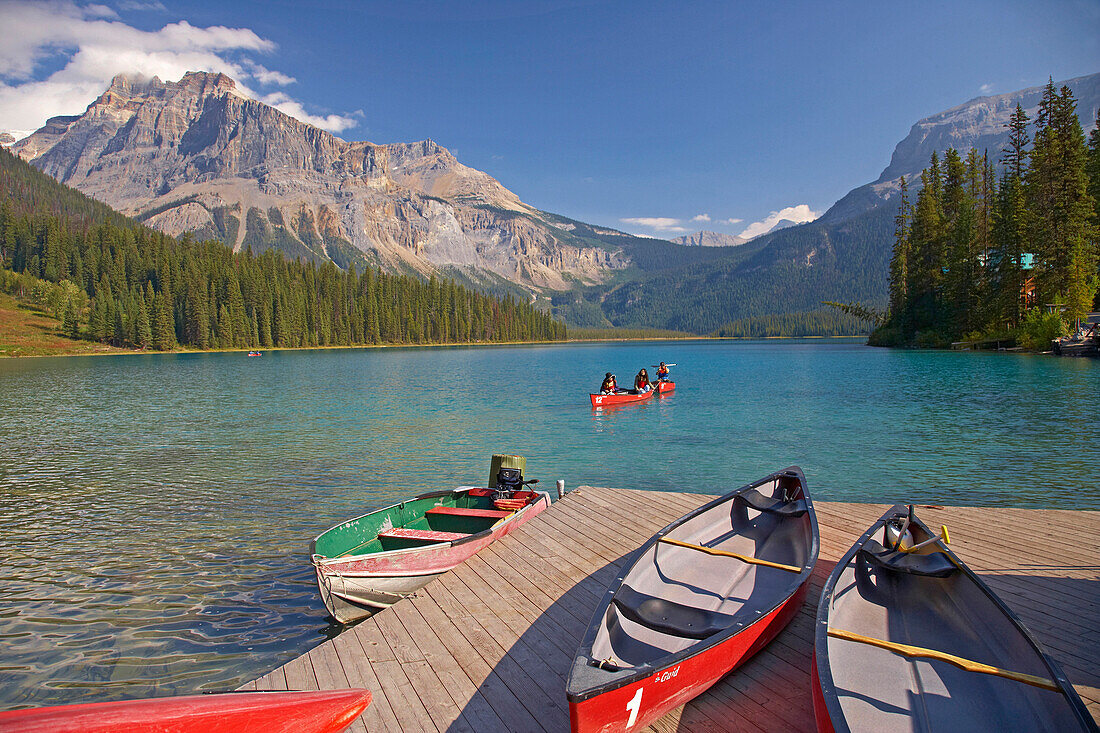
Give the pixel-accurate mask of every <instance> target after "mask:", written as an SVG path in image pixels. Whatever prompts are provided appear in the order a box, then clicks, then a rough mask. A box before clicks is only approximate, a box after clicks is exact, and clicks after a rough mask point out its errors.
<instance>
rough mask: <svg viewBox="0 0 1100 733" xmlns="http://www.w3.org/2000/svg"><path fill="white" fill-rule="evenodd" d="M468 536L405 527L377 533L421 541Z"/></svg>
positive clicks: (386, 537)
mask: <svg viewBox="0 0 1100 733" xmlns="http://www.w3.org/2000/svg"><path fill="white" fill-rule="evenodd" d="M469 536H470V535H469V534H465V533H462V532H439V531H437V530H434V529H407V528H405V527H394V528H393V529H387V530H385V531H384V532H379V533H378V537H379V538H380V539H391V540H420V541H422V542H453V541H454V540H460V539H462V538H463V537H469Z"/></svg>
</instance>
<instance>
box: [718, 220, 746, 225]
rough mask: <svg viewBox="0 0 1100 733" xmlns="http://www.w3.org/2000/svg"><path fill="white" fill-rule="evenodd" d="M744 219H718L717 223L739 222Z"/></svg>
mask: <svg viewBox="0 0 1100 733" xmlns="http://www.w3.org/2000/svg"><path fill="white" fill-rule="evenodd" d="M743 221H744V219H719V220H718V223H719V224H740V223H741V222H743Z"/></svg>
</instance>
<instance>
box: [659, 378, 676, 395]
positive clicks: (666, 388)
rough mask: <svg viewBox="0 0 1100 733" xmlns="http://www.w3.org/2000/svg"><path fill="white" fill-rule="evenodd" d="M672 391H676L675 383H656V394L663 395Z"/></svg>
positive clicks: (662, 381) (664, 381)
mask: <svg viewBox="0 0 1100 733" xmlns="http://www.w3.org/2000/svg"><path fill="white" fill-rule="evenodd" d="M674 389H676V382H669V381H667V380H661V381H660V382H657V392H658V394H665V393H667V392H671V391H672V390H674Z"/></svg>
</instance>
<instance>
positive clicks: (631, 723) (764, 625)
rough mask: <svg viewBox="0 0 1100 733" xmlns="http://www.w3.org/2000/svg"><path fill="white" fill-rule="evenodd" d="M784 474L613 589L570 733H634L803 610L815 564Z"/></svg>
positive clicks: (809, 532) (581, 654) (807, 528)
mask: <svg viewBox="0 0 1100 733" xmlns="http://www.w3.org/2000/svg"><path fill="white" fill-rule="evenodd" d="M818 545H819V542H818V532H817V519H816V517H815V515H814V510H813V504H812V502H811V500H810V496H809V493H808V492H807V490H806V479H805V477H804V476H803V475H802V471H801V470H800V469H799V468H797V467H791V468H788V469H786V470H784V471H779V472H777V473H774V474H772V475H770V476H767V477H766V478H763V479H761V480H759V481H756V482H755V483H752V484H750V485H748V486H745V487H742V488H740V489H737V490H736V491H733V492H730V493H728V494H726V495H725V496H722V497H719V498H718V499H715V500H714V501H712V502H710V503H708V504H705V505H704V506H702V507H700V508H699V509H696V510H695V511H693V512H691V513H690V514H688V515H686V516H684V517H682V518H680V519H678V520H676V521H675V522H673V523H672V524H670V525H668V526H667V527H665V528H664V529H662V530H661V531H660V532H658V533H657V534H656V535H654V536H653V537H652V538H651V539H650V540H649V541H647V542H646V543H645V544H644V545H642V547H641V548H640V549H639V550H638V551H637V553H636V554H635V556H634V558H633V560H632V562H631V563H630V565H629V566H628V567H627V568H625V569H624V570H623V571H622V572H621V573H620V574H619V576H618V577H617V578H615V580H614V581H613V582H612V583H611V587H610V588H608V590H607V593H606V595H605V596H604V599H603V601H602V602H601V603H600V605H599V607H598V608H597V609H596V613H595V615H594V616H593V618H592V623H591V624H590V625H589V627H588V631H587V632H586V634H585V636H584V639H583V640H582V641H581V645H580V647H579V648H578V650H577V655H576V658H575V659H574V660H573V665H572V667H571V668H570V671H569V678H568V680H567V682H566V696H567V697H568V700H569V716H570V720H571V723H572V730H573V731H623V730H641V729H643V728H645V727H646V726H648V725H649V724H650V723H652V722H653V721H655V720H657V719H658V718H660V717H661V716H662V715H664V714H665V713H667V712H668V711H670V710H672V709H673V708H676V707H678V706H680V705H683V704H684V703H686V702H687V701H689V700H691V699H692V698H694V697H695V696H696V695H698V694H700V693H701V692H703V691H704V690H706V689H707V688H709V687H710V686H711V685H713V684H714V683H715V682H717V681H718V680H719V679H721V677H722V676H723V675H725V674H726V673H728V672H729V671H730V670H732V669H734V668H735V667H737V666H738V665H739V664H741V663H742V662H743V661H745V660H746V659H748V658H749V657H750V656H752V655H753V654H755V653H756V652H757V651H758V650H760V649H761V648H763V646H764V645H765V644H767V643H768V642H769V641H771V639H772V638H773V637H775V635H776V634H778V633H779V631H780V630H781V629H782V628H783V627H784V626H786V625H787V623H788V622H789V621H790V619H791V618H792V617H793V616H794V614H795V613H796V612H797V611H798V609H799V607H800V606H801V605H802V601H803V598H804V597H805V594H806V581H808V580H809V578H810V574H811V573H812V572H813V567H814V564H815V563H816V561H817V554H818Z"/></svg>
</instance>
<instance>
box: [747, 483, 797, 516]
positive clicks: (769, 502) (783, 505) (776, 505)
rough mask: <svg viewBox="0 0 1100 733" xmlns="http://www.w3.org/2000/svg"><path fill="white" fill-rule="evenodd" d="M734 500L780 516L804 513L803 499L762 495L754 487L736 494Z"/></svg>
mask: <svg viewBox="0 0 1100 733" xmlns="http://www.w3.org/2000/svg"><path fill="white" fill-rule="evenodd" d="M735 501H738V502H741V503H742V504H745V505H746V506H748V507H750V508H752V509H755V510H756V511H758V512H764V513H765V514H776V515H778V516H780V517H801V516H802V515H803V514H805V513H806V510H807V506H806V500H805V499H795V500H794V501H783V500H782V499H775V498H773V497H770V496H764V495H763V494H761V493H760V492H759V491H757V490H756V489H749V490H748V491H745V492H742V493H740V494H738V495H737V498H736V499H735Z"/></svg>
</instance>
